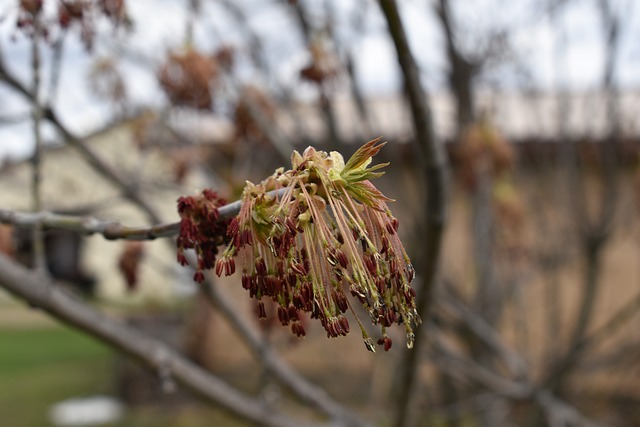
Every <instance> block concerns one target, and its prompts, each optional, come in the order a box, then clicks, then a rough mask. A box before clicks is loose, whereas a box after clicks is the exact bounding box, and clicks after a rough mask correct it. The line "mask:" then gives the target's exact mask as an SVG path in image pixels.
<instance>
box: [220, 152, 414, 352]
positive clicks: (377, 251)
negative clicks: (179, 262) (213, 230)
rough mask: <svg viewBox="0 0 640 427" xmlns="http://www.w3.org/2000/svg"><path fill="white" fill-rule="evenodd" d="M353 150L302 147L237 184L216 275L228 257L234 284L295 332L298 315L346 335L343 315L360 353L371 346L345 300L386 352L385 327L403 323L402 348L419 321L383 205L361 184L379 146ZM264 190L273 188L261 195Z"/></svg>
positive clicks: (374, 172) (407, 270)
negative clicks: (286, 166)
mask: <svg viewBox="0 0 640 427" xmlns="http://www.w3.org/2000/svg"><path fill="white" fill-rule="evenodd" d="M379 141H380V140H379V139H375V140H373V141H370V142H368V143H367V144H365V145H364V146H362V147H361V148H360V149H359V150H357V151H356V153H355V154H354V155H353V156H352V157H351V158H350V159H349V160H348V161H347V162H346V163H345V162H344V159H343V158H342V156H341V155H340V154H339V153H336V152H331V153H326V152H323V151H316V150H315V149H314V148H312V147H309V148H307V149H306V150H305V151H304V152H303V153H302V154H299V153H298V152H297V151H295V152H294V153H293V155H292V159H291V161H292V169H291V170H288V171H286V172H285V171H284V170H282V169H280V170H278V171H276V173H275V174H274V175H272V176H271V177H269V178H268V179H267V180H265V181H263V182H262V183H260V184H257V185H256V184H253V183H250V182H247V185H246V187H245V189H244V192H243V196H242V208H241V210H240V213H239V214H238V216H236V217H235V218H234V219H233V220H232V221H231V224H230V225H229V228H228V230H227V231H228V235H229V237H230V244H229V245H228V247H227V249H226V250H225V252H224V254H223V256H222V257H221V258H220V259H219V260H218V261H217V264H216V273H217V274H218V275H221V274H222V273H223V272H224V274H226V275H229V274H232V273H233V271H235V262H234V259H235V258H237V259H238V262H239V268H240V271H241V274H242V279H241V280H242V286H243V287H244V288H245V289H246V290H248V291H249V295H250V296H251V297H252V298H255V299H257V300H258V301H261V300H262V298H271V299H272V300H273V301H274V302H276V303H277V304H278V305H279V307H278V319H279V320H280V322H281V323H282V324H283V325H284V326H289V325H290V327H291V331H292V333H294V334H295V335H297V336H303V335H304V334H305V331H304V328H303V327H302V325H301V324H300V318H301V313H300V312H307V313H309V314H310V316H311V318H314V319H319V320H320V322H321V324H322V326H323V327H324V329H325V330H326V332H327V336H328V337H337V336H340V335H346V334H347V333H349V331H350V324H349V320H348V319H347V317H346V316H345V314H346V312H347V311H350V312H351V314H352V315H353V317H354V319H355V321H356V323H357V324H358V326H359V328H360V331H361V333H362V336H363V339H364V342H365V345H366V347H367V349H369V350H371V351H375V346H374V341H373V340H372V339H371V337H370V336H369V335H368V333H367V332H366V331H365V329H364V327H363V326H362V322H361V321H360V319H359V318H358V316H357V314H356V312H355V310H354V307H353V304H355V303H358V304H361V305H362V306H363V308H364V309H365V310H366V311H367V312H368V314H369V316H370V320H371V321H372V322H373V324H376V325H380V327H381V332H382V338H380V340H379V341H378V344H380V345H382V346H383V347H384V349H385V350H389V348H390V347H391V339H390V338H389V337H388V336H387V333H386V329H387V328H388V327H390V326H391V325H393V324H399V325H400V324H403V325H404V327H405V329H406V334H407V345H408V346H409V347H411V346H412V345H413V337H414V336H413V326H414V325H415V324H417V323H419V322H420V318H419V317H418V315H417V313H416V310H415V303H414V297H415V292H414V290H413V289H412V288H411V287H410V283H411V281H412V280H413V277H414V270H413V267H412V266H411V263H410V261H409V257H408V256H407V254H406V252H405V250H404V248H403V246H402V243H401V242H400V239H399V238H398V235H397V230H398V220H397V219H396V218H395V217H394V216H393V214H392V213H391V211H390V210H389V208H388V207H387V204H386V202H388V201H390V200H391V199H388V198H387V197H385V196H384V195H383V194H382V193H381V192H380V191H379V190H378V189H377V188H376V187H375V186H373V184H371V182H370V179H373V178H377V177H379V176H381V175H382V174H383V173H384V172H380V169H382V168H383V167H384V166H386V165H387V164H379V165H376V166H371V167H370V163H371V158H372V157H373V156H374V155H375V154H377V153H378V151H380V149H381V148H382V147H383V146H384V145H385V143H379ZM271 190H280V191H278V192H276V193H270V191H271Z"/></svg>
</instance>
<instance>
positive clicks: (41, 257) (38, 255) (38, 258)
mask: <svg viewBox="0 0 640 427" xmlns="http://www.w3.org/2000/svg"><path fill="white" fill-rule="evenodd" d="M40 18H41V17H40V14H34V16H33V35H32V37H31V79H32V86H33V89H32V90H33V98H32V99H31V103H32V117H33V122H32V124H33V141H34V147H33V156H32V157H31V174H32V175H31V176H32V179H31V197H32V203H31V208H32V210H33V211H34V212H39V211H41V210H42V133H41V128H40V126H41V123H42V105H40V77H41V76H40V73H41V72H42V70H41V58H40V35H41V32H42V29H41V21H40ZM32 240H33V242H32V249H33V253H32V257H33V258H32V262H33V268H34V269H35V270H36V271H37V272H38V273H39V274H41V275H45V274H46V273H47V258H46V251H45V243H44V233H43V230H42V224H40V223H36V224H35V226H34V227H33V229H32Z"/></svg>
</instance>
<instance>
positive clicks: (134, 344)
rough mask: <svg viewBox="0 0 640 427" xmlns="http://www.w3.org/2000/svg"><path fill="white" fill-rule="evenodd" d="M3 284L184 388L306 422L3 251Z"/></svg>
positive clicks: (245, 411)
mask: <svg viewBox="0 0 640 427" xmlns="http://www.w3.org/2000/svg"><path fill="white" fill-rule="evenodd" d="M0 286H2V287H4V288H5V289H7V290H8V291H9V292H11V293H13V294H15V295H16V296H19V297H21V298H23V299H25V300H26V301H27V302H29V303H31V304H32V305H34V306H36V307H39V308H41V309H42V310H44V311H46V312H47V313H49V314H51V315H52V316H53V317H55V318H57V319H59V320H61V321H63V322H65V323H67V324H69V325H71V326H73V327H75V328H77V329H80V330H82V331H84V332H86V333H88V334H89V335H91V336H93V337H95V338H97V339H99V340H100V341H102V342H103V343H105V344H106V345H108V346H110V347H113V348H115V349H117V350H119V351H122V352H124V353H126V354H128V355H130V356H133V357H135V358H137V359H139V360H140V361H142V362H143V363H144V364H145V365H147V366H148V367H149V368H151V369H154V370H159V371H161V372H163V373H168V374H169V375H170V376H171V377H173V378H175V379H176V380H177V381H178V382H179V383H181V384H182V385H184V386H185V387H187V388H189V389H190V390H192V391H193V392H195V393H196V394H198V395H200V396H202V397H203V398H205V399H207V400H209V401H211V402H213V403H215V404H217V405H219V406H220V407H221V408H223V409H225V410H227V411H229V412H230V413H232V414H234V415H235V416H237V417H240V418H243V419H246V420H249V421H251V422H254V423H257V424H259V425H265V426H271V427H296V426H300V425H304V424H301V422H300V421H299V420H295V419H292V418H289V417H288V416H286V415H284V414H282V413H280V412H278V411H276V410H274V409H273V408H270V407H267V406H266V405H264V404H263V403H261V402H259V401H257V400H256V399H253V398H251V397H249V396H247V395H245V394H243V393H241V392H239V391H238V390H236V389H234V388H233V387H231V386H229V385H228V384H226V383H225V382H224V381H222V380H220V379H219V378H218V377H216V376H214V375H213V374H211V373H210V372H208V371H205V370H204V369H202V368H200V367H198V366H196V365H194V364H193V363H192V362H190V361H188V360H187V359H186V358H184V357H183V356H182V355H180V354H179V353H178V352H176V351H175V350H173V349H172V348H170V347H169V346H168V345H166V344H164V343H162V342H160V341H158V340H155V339H152V338H150V337H148V336H146V335H144V334H142V333H140V332H138V331H136V330H134V329H132V328H130V327H128V326H126V325H124V324H122V323H121V322H118V321H117V320H115V319H113V318H110V317H108V316H106V315H104V314H103V313H101V312H99V311H97V310H95V309H93V308H91V307H89V306H88V305H86V304H85V303H83V302H81V301H80V300H78V299H76V298H74V297H72V296H71V295H69V294H67V293H66V292H65V291H63V290H62V289H60V288H58V287H56V286H52V283H47V281H43V280H42V278H41V277H40V276H38V275H37V274H36V273H34V272H31V271H29V270H27V269H25V268H24V267H21V266H19V265H17V264H15V263H14V262H12V261H11V260H10V259H9V258H7V257H6V256H4V255H2V254H0Z"/></svg>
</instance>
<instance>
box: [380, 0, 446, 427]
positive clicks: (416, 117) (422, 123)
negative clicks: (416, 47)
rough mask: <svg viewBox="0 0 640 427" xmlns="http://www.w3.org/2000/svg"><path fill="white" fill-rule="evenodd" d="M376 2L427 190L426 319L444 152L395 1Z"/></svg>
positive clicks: (436, 253) (406, 394)
mask: <svg viewBox="0 0 640 427" xmlns="http://www.w3.org/2000/svg"><path fill="white" fill-rule="evenodd" d="M379 2H380V7H381V9H382V12H383V14H384V16H385V18H386V21H387V25H388V27H389V33H390V35H391V38H392V39H393V43H394V45H395V48H396V52H397V55H398V63H399V64H400V68H401V69H402V74H403V76H404V82H405V87H406V90H407V95H408V97H409V104H410V106H411V113H412V116H413V126H414V128H415V135H416V142H417V144H416V145H417V147H418V154H419V159H420V165H421V166H422V167H423V168H424V169H425V170H424V182H425V185H424V187H425V189H426V197H425V206H424V212H425V222H426V224H425V228H424V229H423V230H421V233H424V247H423V249H422V263H421V269H420V270H419V272H420V273H421V277H422V287H421V289H420V292H419V293H418V296H417V298H416V308H417V310H418V313H419V315H420V316H421V317H422V318H423V319H426V318H427V317H428V310H429V306H430V302H431V295H432V288H433V286H434V283H435V277H436V271H437V267H438V263H439V257H440V247H441V242H442V234H443V229H444V223H445V204H446V200H445V199H446V188H445V173H446V167H447V166H446V157H445V152H444V147H443V146H442V144H441V143H439V142H437V141H436V139H435V134H434V130H433V120H432V118H431V109H430V106H429V102H428V98H427V93H426V92H425V90H424V89H423V87H422V84H421V83H420V70H419V69H418V66H417V64H416V61H415V59H414V57H413V55H412V54H411V50H410V49H409V42H408V40H407V35H406V33H405V30H404V27H403V24H402V20H401V19H400V13H399V11H398V6H397V4H396V1H395V0H379ZM424 337H425V334H424V333H422V332H421V327H420V326H418V327H417V330H416V337H415V344H414V348H413V350H409V351H405V353H404V355H403V356H402V358H403V360H402V363H401V369H400V373H399V375H400V380H399V388H398V394H397V397H396V405H397V407H396V408H397V410H396V414H395V424H394V425H396V426H397V427H406V426H407V425H409V416H408V411H409V408H410V407H411V398H412V396H413V394H414V390H415V386H416V382H417V378H418V375H417V365H418V361H419V360H420V358H419V355H420V352H421V349H422V346H423V340H424Z"/></svg>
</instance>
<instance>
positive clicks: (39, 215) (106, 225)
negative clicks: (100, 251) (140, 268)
mask: <svg viewBox="0 0 640 427" xmlns="http://www.w3.org/2000/svg"><path fill="white" fill-rule="evenodd" d="M282 193H284V189H280V190H275V191H271V192H269V193H267V194H270V195H273V196H276V197H277V196H279V195H281V194H282ZM241 206H242V202H241V201H240V200H237V201H235V202H232V203H229V204H227V205H224V206H221V207H219V208H218V214H219V218H221V219H224V218H231V217H233V216H235V215H237V214H238V212H239V211H240V207H241ZM0 223H1V224H13V225H18V226H22V227H35V226H37V225H38V224H42V225H43V226H44V227H45V228H53V229H60V230H69V231H74V232H76V233H79V234H101V235H103V236H104V238H105V239H108V240H117V239H124V240H153V239H156V238H159V237H171V236H174V235H176V234H177V233H178V232H179V231H180V222H172V223H165V224H156V225H151V226H147V227H127V226H124V225H122V224H120V223H118V222H116V221H104V220H100V219H97V218H94V217H91V216H74V215H62V214H56V213H52V212H18V211H12V210H7V209H0Z"/></svg>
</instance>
